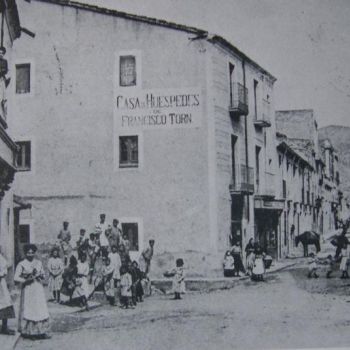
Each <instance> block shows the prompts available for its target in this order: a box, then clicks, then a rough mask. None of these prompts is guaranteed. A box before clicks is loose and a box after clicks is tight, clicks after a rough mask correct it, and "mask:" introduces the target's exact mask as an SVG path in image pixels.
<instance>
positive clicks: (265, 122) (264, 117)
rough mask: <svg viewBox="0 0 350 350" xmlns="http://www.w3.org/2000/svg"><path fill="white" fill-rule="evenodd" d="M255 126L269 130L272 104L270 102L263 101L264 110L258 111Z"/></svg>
mask: <svg viewBox="0 0 350 350" xmlns="http://www.w3.org/2000/svg"><path fill="white" fill-rule="evenodd" d="M254 125H255V126H258V127H260V128H268V127H270V126H271V104H270V101H267V100H262V110H261V111H260V112H259V110H258V111H257V115H256V116H255V120H254Z"/></svg>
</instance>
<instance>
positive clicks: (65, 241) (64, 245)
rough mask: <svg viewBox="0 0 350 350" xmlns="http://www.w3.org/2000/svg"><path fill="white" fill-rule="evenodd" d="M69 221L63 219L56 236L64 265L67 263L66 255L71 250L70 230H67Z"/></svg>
mask: <svg viewBox="0 0 350 350" xmlns="http://www.w3.org/2000/svg"><path fill="white" fill-rule="evenodd" d="M68 226H69V222H68V221H63V228H62V229H61V230H60V233H59V234H58V236H57V238H58V240H59V242H60V246H61V249H62V252H63V257H64V265H65V266H67V264H68V255H69V253H70V251H71V246H70V240H71V238H72V236H71V234H70V231H69V230H68Z"/></svg>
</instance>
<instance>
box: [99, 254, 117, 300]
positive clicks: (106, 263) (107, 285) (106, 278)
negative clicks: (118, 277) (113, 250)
mask: <svg viewBox="0 0 350 350" xmlns="http://www.w3.org/2000/svg"><path fill="white" fill-rule="evenodd" d="M113 275H114V266H113V265H112V264H111V259H110V258H106V257H105V258H104V259H103V267H102V277H103V290H104V293H105V295H106V298H107V300H108V302H109V304H110V305H114V303H115V297H114V280H113Z"/></svg>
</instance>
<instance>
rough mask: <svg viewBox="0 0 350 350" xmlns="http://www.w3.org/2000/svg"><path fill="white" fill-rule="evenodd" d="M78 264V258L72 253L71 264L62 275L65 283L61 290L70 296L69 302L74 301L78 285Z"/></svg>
mask: <svg viewBox="0 0 350 350" xmlns="http://www.w3.org/2000/svg"><path fill="white" fill-rule="evenodd" d="M77 265H78V262H77V259H76V258H75V256H74V255H72V256H71V257H70V259H69V265H68V267H67V268H65V270H64V272H63V275H62V277H63V283H62V288H61V292H62V294H64V295H67V296H68V297H69V303H71V302H72V297H73V292H74V289H75V287H76V279H77V274H78V269H77Z"/></svg>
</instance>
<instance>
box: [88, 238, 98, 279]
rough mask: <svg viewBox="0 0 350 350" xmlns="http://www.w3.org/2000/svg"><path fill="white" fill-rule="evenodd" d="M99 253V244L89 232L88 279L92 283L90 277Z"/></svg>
mask: <svg viewBox="0 0 350 350" xmlns="http://www.w3.org/2000/svg"><path fill="white" fill-rule="evenodd" d="M98 253H99V246H98V244H97V243H96V236H95V234H94V233H90V238H89V240H88V255H89V276H90V278H89V280H90V284H91V283H92V277H93V274H94V271H95V263H96V257H97V255H98Z"/></svg>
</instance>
